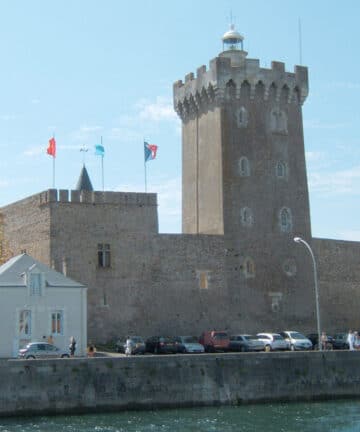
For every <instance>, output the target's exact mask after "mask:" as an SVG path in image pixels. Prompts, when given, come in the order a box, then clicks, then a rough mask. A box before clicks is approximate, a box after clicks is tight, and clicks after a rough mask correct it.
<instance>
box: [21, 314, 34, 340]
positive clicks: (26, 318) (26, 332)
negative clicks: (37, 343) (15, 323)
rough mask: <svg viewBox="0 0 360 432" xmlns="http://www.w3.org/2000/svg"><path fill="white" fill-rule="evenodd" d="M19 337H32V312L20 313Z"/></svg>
mask: <svg viewBox="0 0 360 432" xmlns="http://www.w3.org/2000/svg"><path fill="white" fill-rule="evenodd" d="M19 335H20V336H21V337H28V336H31V310H21V311H20V312H19Z"/></svg>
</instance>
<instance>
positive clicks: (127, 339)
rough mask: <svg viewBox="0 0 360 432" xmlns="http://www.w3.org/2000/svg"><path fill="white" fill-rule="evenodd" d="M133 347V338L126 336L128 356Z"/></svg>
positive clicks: (126, 352)
mask: <svg viewBox="0 0 360 432" xmlns="http://www.w3.org/2000/svg"><path fill="white" fill-rule="evenodd" d="M132 347H133V344H132V340H131V338H130V336H128V337H127V338H126V343H125V354H126V356H129V355H131V354H132Z"/></svg>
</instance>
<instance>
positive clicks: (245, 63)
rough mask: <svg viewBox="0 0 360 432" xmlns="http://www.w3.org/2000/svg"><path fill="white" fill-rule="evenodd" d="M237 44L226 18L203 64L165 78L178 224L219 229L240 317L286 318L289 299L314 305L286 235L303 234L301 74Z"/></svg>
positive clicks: (303, 264)
mask: <svg viewBox="0 0 360 432" xmlns="http://www.w3.org/2000/svg"><path fill="white" fill-rule="evenodd" d="M242 42H243V37H242V36H241V35H240V34H239V33H238V32H237V31H236V30H235V29H234V27H233V26H232V27H231V29H230V30H229V31H228V32H227V33H225V35H224V36H223V44H224V51H223V52H222V53H221V54H219V56H218V57H216V58H215V59H213V60H212V61H211V62H210V67H209V69H208V70H207V69H206V66H201V67H200V68H198V70H197V74H196V77H195V76H194V74H193V73H189V74H188V75H187V76H186V77H185V82H182V81H177V82H176V83H175V84H174V107H175V110H176V112H177V113H178V115H179V116H180V118H181V120H182V146H183V184H182V186H183V195H182V198H183V222H182V225H183V232H184V233H192V234H223V235H224V238H225V244H226V246H227V251H226V253H227V270H228V271H227V280H228V287H229V289H230V290H232V292H233V296H234V300H235V301H236V299H237V300H238V302H239V310H240V312H239V316H240V318H241V320H240V321H242V320H243V319H244V318H245V319H246V316H247V312H245V311H253V312H254V313H256V308H258V307H259V305H261V307H260V308H259V310H260V309H262V310H264V309H265V310H269V311H270V312H273V313H274V314H276V318H275V317H274V319H276V320H277V322H278V321H279V319H280V315H281V317H282V318H285V320H284V323H285V322H289V320H288V317H287V315H288V314H291V313H293V312H294V311H295V307H294V306H295V305H294V301H296V302H297V305H296V306H299V307H300V309H303V308H304V310H302V312H301V315H302V317H305V316H308V317H310V315H311V316H313V309H312V306H310V307H309V305H307V306H306V305H305V303H304V302H306V300H305V299H307V301H309V299H311V305H312V304H313V301H312V300H313V294H312V293H310V291H309V288H311V289H313V279H312V277H313V274H312V268H311V263H310V262H309V260H308V259H307V257H304V253H303V251H302V250H301V251H299V248H297V247H296V245H295V244H294V242H293V237H294V235H295V234H296V235H301V236H302V237H303V238H306V239H308V240H309V241H311V227H310V211H309V198H308V189H307V178H306V167H305V152H304V139H303V125H302V111H301V106H302V104H303V102H304V100H305V98H306V96H307V94H308V74H307V68H306V67H302V66H296V67H295V71H294V73H291V72H286V71H285V66H284V63H280V62H272V65H271V69H266V68H261V67H260V65H259V60H256V59H248V58H247V52H246V51H244V50H243V47H242ZM239 45H240V46H239ZM299 252H300V253H299ZM300 293H301V294H300ZM249 298H251V301H249ZM254 300H255V301H254ZM301 305H302V306H301ZM263 306H264V309H263ZM306 307H307V308H308V313H306ZM278 312H282V313H281V314H279V313H278ZM297 312H299V308H298V309H297ZM304 319H305V321H306V319H307V318H304Z"/></svg>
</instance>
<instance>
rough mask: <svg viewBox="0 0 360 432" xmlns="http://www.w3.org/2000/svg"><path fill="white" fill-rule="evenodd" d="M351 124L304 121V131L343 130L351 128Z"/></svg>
mask: <svg viewBox="0 0 360 432" xmlns="http://www.w3.org/2000/svg"><path fill="white" fill-rule="evenodd" d="M351 125H352V123H351V122H342V123H323V122H321V121H320V120H304V129H305V130H306V129H343V128H346V127H349V126H351Z"/></svg>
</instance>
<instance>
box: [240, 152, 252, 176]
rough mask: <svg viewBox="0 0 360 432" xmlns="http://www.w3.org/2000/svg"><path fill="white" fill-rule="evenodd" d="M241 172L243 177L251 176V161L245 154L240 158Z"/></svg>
mask: <svg viewBox="0 0 360 432" xmlns="http://www.w3.org/2000/svg"><path fill="white" fill-rule="evenodd" d="M239 174H240V176H241V177H249V176H250V162H249V159H248V158H247V157H245V156H243V157H241V158H240V160H239Z"/></svg>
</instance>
